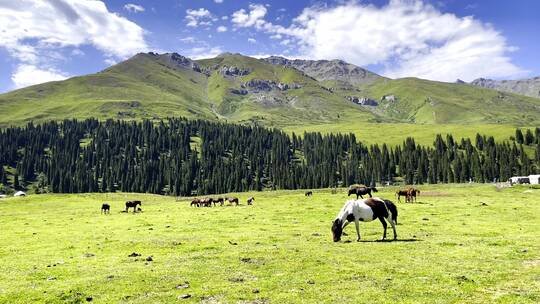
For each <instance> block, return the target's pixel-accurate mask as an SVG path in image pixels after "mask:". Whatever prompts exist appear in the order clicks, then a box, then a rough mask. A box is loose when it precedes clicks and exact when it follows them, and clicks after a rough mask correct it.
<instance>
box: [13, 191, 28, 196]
mask: <svg viewBox="0 0 540 304" xmlns="http://www.w3.org/2000/svg"><path fill="white" fill-rule="evenodd" d="M13 196H26V193H24V192H22V191H17V192H15V194H13Z"/></svg>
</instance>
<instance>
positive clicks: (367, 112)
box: [0, 52, 540, 128]
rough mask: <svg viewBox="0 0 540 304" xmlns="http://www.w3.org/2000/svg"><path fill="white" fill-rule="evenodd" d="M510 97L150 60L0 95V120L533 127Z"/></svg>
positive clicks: (331, 68)
mask: <svg viewBox="0 0 540 304" xmlns="http://www.w3.org/2000/svg"><path fill="white" fill-rule="evenodd" d="M536 81H538V79H536ZM516 87H519V88H522V87H523V86H522V85H521V84H520V83H519V82H517V83H516V84H513V85H511V84H510V83H509V82H496V81H487V80H486V81H480V80H478V81H474V82H473V83H472V84H465V83H444V82H436V81H429V80H423V79H418V78H402V79H389V78H385V77H382V76H380V75H377V74H376V73H373V72H370V71H368V70H366V69H363V68H361V67H358V66H355V65H353V64H350V63H347V62H344V61H342V60H290V59H286V58H282V57H275V56H273V57H268V58H264V59H256V58H252V57H249V56H244V55H241V54H232V53H224V54H221V55H219V56H217V57H215V58H210V59H203V60H192V59H190V58H187V57H185V56H182V55H180V54H177V53H165V54H157V53H154V52H150V53H139V54H137V55H135V56H133V57H132V58H130V59H128V60H126V61H123V62H120V63H118V64H116V65H113V66H111V67H109V68H107V69H105V70H103V71H101V72H98V73H95V74H90V75H84V76H79V77H73V78H70V79H67V80H63V81H55V82H49V83H44V84H39V85H34V86H30V87H26V88H23V89H19V90H15V91H12V92H8V93H5V94H2V95H0V112H1V113H9V114H5V115H3V116H1V117H0V126H7V125H20V124H23V123H25V122H28V121H36V122H39V121H46V120H51V119H53V120H61V119H65V118H88V117H96V118H100V119H106V118H120V119H140V118H150V119H160V118H165V117H172V116H184V117H188V118H200V119H209V120H222V121H227V122H239V123H250V124H258V125H264V126H269V127H279V128H283V127H290V126H306V125H324V124H328V123H331V124H336V123H339V124H347V123H352V122H355V123H357V122H369V123H408V124H476V123H482V124H484V123H488V124H491V123H494V124H513V125H535V124H536V125H537V124H539V123H540V99H538V98H533V97H530V96H524V95H519V94H515V93H513V92H507V91H516V92H519V93H522V92H523V94H525V93H527V94H528V95H531V96H533V95H534V94H532V93H534V89H532V90H530V92H529V90H527V92H525V91H524V90H525V89H523V90H522V89H520V90H519V91H518V90H515V89H513V88H516ZM503 88H504V89H503ZM505 88H508V89H505ZM529 93H531V94H529ZM537 93H538V92H537Z"/></svg>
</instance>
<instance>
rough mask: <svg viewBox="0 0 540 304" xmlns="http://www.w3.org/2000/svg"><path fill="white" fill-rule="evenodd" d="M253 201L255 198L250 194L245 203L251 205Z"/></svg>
mask: <svg viewBox="0 0 540 304" xmlns="http://www.w3.org/2000/svg"><path fill="white" fill-rule="evenodd" d="M254 201H255V198H254V197H253V196H251V197H250V198H248V199H247V204H248V205H253V202H254Z"/></svg>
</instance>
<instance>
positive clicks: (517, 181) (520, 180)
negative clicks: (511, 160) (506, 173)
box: [508, 176, 531, 185]
mask: <svg viewBox="0 0 540 304" xmlns="http://www.w3.org/2000/svg"><path fill="white" fill-rule="evenodd" d="M508 181H509V182H510V185H522V184H530V183H531V182H530V180H529V177H528V176H512V177H511V178H510V180H508Z"/></svg>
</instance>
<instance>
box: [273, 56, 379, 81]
mask: <svg viewBox="0 0 540 304" xmlns="http://www.w3.org/2000/svg"><path fill="white" fill-rule="evenodd" d="M264 60H265V61H266V62H269V63H271V64H277V65H283V66H289V67H293V68H295V69H298V70H300V71H302V72H304V73H306V74H307V75H309V76H311V77H313V78H315V79H317V80H318V81H327V80H335V81H342V82H346V83H349V84H351V85H354V86H357V85H360V84H370V83H373V82H374V81H376V80H379V79H382V78H383V77H381V76H379V75H377V74H375V73H373V72H370V71H368V70H366V69H363V68H361V67H358V66H356V65H354V64H350V63H347V62H345V61H343V60H301V59H292V60H291V59H287V58H283V57H279V56H271V57H268V58H265V59H264Z"/></svg>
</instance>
